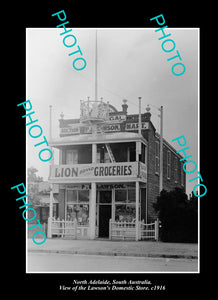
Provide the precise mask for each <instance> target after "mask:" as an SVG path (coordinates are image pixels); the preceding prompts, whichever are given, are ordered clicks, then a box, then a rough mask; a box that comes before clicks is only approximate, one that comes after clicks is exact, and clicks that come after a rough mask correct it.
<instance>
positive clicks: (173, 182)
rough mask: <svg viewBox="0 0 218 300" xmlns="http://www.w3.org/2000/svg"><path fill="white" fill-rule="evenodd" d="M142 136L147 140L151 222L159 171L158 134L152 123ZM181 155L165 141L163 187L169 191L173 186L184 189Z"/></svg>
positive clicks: (148, 194)
mask: <svg viewBox="0 0 218 300" xmlns="http://www.w3.org/2000/svg"><path fill="white" fill-rule="evenodd" d="M143 136H144V137H145V138H146V139H147V141H148V157H147V161H148V162H147V163H148V166H147V170H148V174H147V178H148V179H147V209H148V222H152V221H154V220H155V219H156V218H157V214H156V212H155V210H154V208H153V203H155V202H156V201H157V196H158V195H159V173H155V142H156V141H159V136H158V135H156V134H155V128H154V126H153V124H152V123H151V122H150V123H149V129H148V130H146V131H144V133H143ZM167 152H170V160H169V165H170V176H169V178H168V176H167V175H168V174H167ZM175 158H176V159H177V171H175ZM180 158H181V157H180V156H179V155H178V154H176V151H175V150H174V149H173V147H171V146H170V145H168V143H165V144H164V146H163V189H165V190H167V191H170V190H173V189H174V188H175V187H180V188H183V189H185V173H184V171H183V174H184V185H182V184H181V168H182V162H180V161H179V159H180ZM176 174H177V175H176Z"/></svg>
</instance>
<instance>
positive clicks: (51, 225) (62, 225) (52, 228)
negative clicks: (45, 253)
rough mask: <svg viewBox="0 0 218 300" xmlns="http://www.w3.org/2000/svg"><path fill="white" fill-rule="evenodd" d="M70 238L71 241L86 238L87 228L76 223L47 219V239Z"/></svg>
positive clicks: (87, 234)
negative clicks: (55, 237) (56, 237)
mask: <svg viewBox="0 0 218 300" xmlns="http://www.w3.org/2000/svg"><path fill="white" fill-rule="evenodd" d="M53 235H56V236H59V237H62V238H63V237H71V238H72V239H79V238H88V236H89V226H87V225H78V223H77V221H76V220H74V221H65V220H59V218H58V219H55V218H52V219H50V218H48V237H52V236H53Z"/></svg>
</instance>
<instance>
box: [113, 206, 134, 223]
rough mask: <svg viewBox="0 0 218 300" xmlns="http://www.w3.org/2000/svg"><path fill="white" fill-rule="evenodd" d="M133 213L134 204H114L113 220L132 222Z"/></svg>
mask: <svg viewBox="0 0 218 300" xmlns="http://www.w3.org/2000/svg"><path fill="white" fill-rule="evenodd" d="M135 213H136V212H135V205H122V204H121V205H120V204H117V205H115V221H120V222H134V221H135Z"/></svg>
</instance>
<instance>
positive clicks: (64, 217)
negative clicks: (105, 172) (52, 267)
mask: <svg viewBox="0 0 218 300" xmlns="http://www.w3.org/2000/svg"><path fill="white" fill-rule="evenodd" d="M60 190H61V195H62V197H63V199H61V200H60V202H59V207H60V209H59V211H60V214H59V218H58V220H57V219H56V220H55V219H54V223H55V222H56V227H55V226H54V228H55V230H54V231H53V233H51V234H52V235H57V227H58V228H59V233H60V235H61V236H66V235H68V236H69V235H73V234H75V230H74V231H69V227H70V225H71V226H75V224H76V230H77V238H89V237H90V224H91V223H92V222H90V219H91V218H92V213H91V209H90V207H91V206H92V202H93V199H92V192H91V184H77V185H75V184H60ZM94 202H95V203H96V204H95V238H109V233H110V232H109V231H110V228H109V227H110V220H112V221H113V222H126V223H133V224H134V223H135V222H136V184H135V183H134V182H124V183H115V182H113V183H111V182H110V183H98V184H97V185H96V199H95V201H94ZM141 212H142V213H141ZM145 215H146V185H145V184H143V183H141V184H140V190H139V204H138V217H139V220H142V219H145ZM64 222H65V224H64ZM60 224H61V226H60ZM66 224H67V226H66ZM57 225H58V226H57ZM60 227H61V228H62V230H61V229H60ZM63 228H65V232H63ZM66 229H67V230H66Z"/></svg>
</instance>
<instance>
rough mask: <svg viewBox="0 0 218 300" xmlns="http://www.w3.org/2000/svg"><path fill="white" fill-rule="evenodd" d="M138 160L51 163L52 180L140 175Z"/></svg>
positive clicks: (133, 176) (132, 176) (134, 176)
mask: <svg viewBox="0 0 218 300" xmlns="http://www.w3.org/2000/svg"><path fill="white" fill-rule="evenodd" d="M138 171H139V168H138V163H137V162H123V163H106V164H100V163H99V164H94V165H93V164H82V165H51V172H50V180H51V181H54V182H58V181H64V179H75V180H76V179H87V180H89V181H90V180H91V179H94V178H99V179H101V178H108V177H110V178H112V177H118V178H121V177H125V178H136V177H138Z"/></svg>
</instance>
